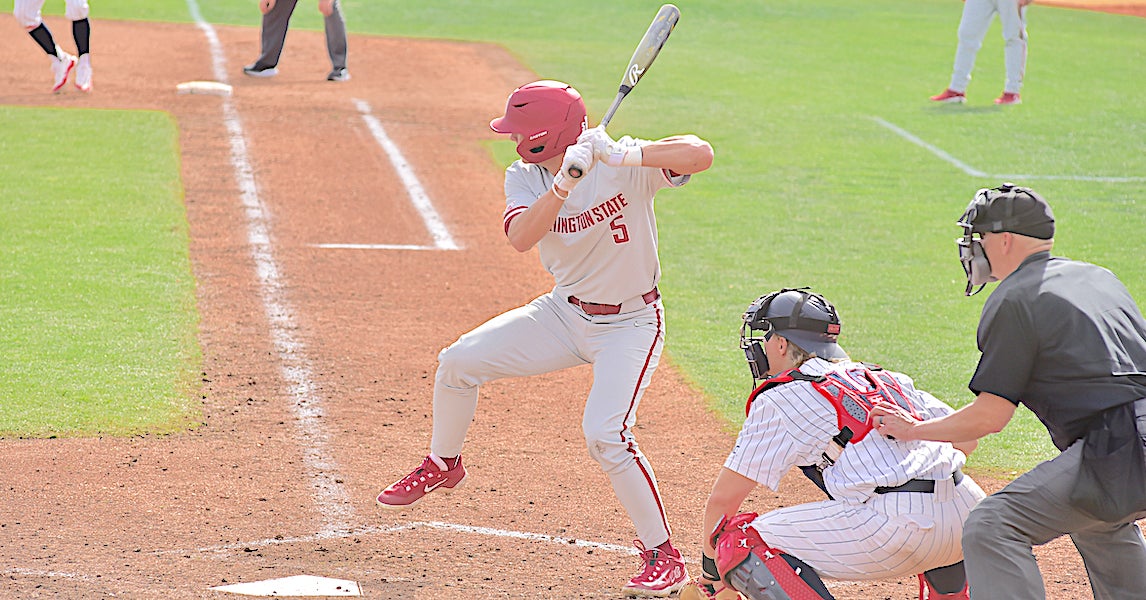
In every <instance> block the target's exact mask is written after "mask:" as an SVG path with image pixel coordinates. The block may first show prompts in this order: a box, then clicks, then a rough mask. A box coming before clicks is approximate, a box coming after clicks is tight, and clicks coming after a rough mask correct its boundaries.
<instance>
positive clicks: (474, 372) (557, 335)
mask: <svg viewBox="0 0 1146 600" xmlns="http://www.w3.org/2000/svg"><path fill="white" fill-rule="evenodd" d="M559 302H560V300H558V299H556V298H554V297H553V296H551V295H549V294H546V295H544V296H541V297H540V298H537V299H535V300H534V301H533V302H531V303H529V304H527V305H525V306H522V307H520V308H515V309H513V310H511V311H509V312H506V313H503V314H501V315H498V316H496V317H494V318H492V319H490V320H489V321H486V322H485V323H483V324H482V325H480V326H478V327H477V328H476V329H474V330H473V331H470V332H469V333H466V334H465V335H463V336H461V337H460V338H458V340H457V341H456V342H454V343H453V344H451V345H450V347H448V348H446V349H445V350H442V352H441V353H440V354H439V355H438V370H437V373H436V375H435V377H434V425H433V427H434V433H433V437H432V438H431V441H430V451H431V452H433V453H434V454H436V455H438V456H446V457H452V456H457V455H458V454H460V453H461V450H462V445H463V444H464V442H465V437H466V431H468V430H469V426H470V422H471V421H473V417H474V413H475V412H476V410H477V400H478V386H480V385H481V384H483V383H485V382H487V381H492V380H494V379H500V378H503V377H524V376H529V375H538V374H541V373H548V372H550V371H556V370H559V369H564V368H567V367H573V366H576V365H582V364H585V363H587V362H588V360H586V359H585V358H583V357H582V356H581V355H580V354H579V353H578V351H577V347H578V345H577V340H576V339H575V336H576V335H577V333H576V331H575V329H571V328H570V323H567V322H566V321H565V320H564V318H563V316H562V313H561V312H560V311H559V310H558V308H557V306H556V305H557V303H559ZM573 325H576V323H573Z"/></svg>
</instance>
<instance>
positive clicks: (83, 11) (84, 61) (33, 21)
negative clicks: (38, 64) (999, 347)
mask: <svg viewBox="0 0 1146 600" xmlns="http://www.w3.org/2000/svg"><path fill="white" fill-rule="evenodd" d="M42 8H44V0H15V5H14V7H13V9H12V14H14V15H15V16H16V22H17V23H19V24H20V25H21V26H23V27H24V30H25V31H27V32H28V35H30V36H32V39H33V40H35V41H36V43H37V44H39V46H40V48H42V49H43V50H44V52H45V53H47V55H48V56H49V57H51V60H52V93H53V94H55V93H59V92H60V91H61V90H63V89H64V85H66V84H67V83H68V76H69V75H71V73H72V71H73V70H75V73H76V77H75V86H76V89H78V90H79V91H81V92H90V91H91V89H92V59H91V54H89V47H88V46H89V43H88V42H89V41H90V39H91V22H90V21H88V3H87V0H67V8H65V9H64V16H66V17H67V18H68V20H69V21H71V22H72V37H73V38H74V39H75V41H76V55H75V56H73V55H71V54H69V53H67V52H65V51H64V50H63V49H62V48H60V47H59V46H58V45H57V44H56V40H55V38H54V37H52V32H51V30H49V29H48V26H47V25H45V24H44V19H43V18H42V17H41V15H40V10H41V9H42Z"/></svg>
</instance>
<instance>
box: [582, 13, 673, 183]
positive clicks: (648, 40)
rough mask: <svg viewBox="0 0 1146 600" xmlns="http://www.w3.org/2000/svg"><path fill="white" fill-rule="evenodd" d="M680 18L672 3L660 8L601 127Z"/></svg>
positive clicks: (631, 89)
mask: <svg viewBox="0 0 1146 600" xmlns="http://www.w3.org/2000/svg"><path fill="white" fill-rule="evenodd" d="M679 20H680V9H679V8H677V7H676V6H673V5H672V4H665V5H663V6H661V9H660V10H658V11H657V16H656V17H653V22H652V23H649V28H648V30H647V31H645V36H644V37H642V38H641V43H639V44H637V49H636V50H634V51H633V57H632V58H630V59H629V64H628V65H627V66H626V67H625V72H624V73H623V74H622V75H621V86H620V87H619V88H617V97H616V98H613V104H611V105H610V106H609V110H607V111H605V116H604V117H602V118H601V122H600V123H599V124H598V127H601V128H602V129H604V128H605V127H607V126H608V125H609V121H611V120H613V114H614V113H616V112H617V109H618V108H620V106H621V101H622V100H624V99H625V96H628V95H629V92H631V91H633V88H634V87H636V85H637V82H638V81H640V80H641V78H642V77H644V76H645V73H648V71H649V67H651V66H652V65H653V61H654V60H656V58H657V55H658V54H660V53H661V48H664V45H665V42H667V41H668V37H669V34H670V33H672V30H673V27H676V23H677V21H679ZM584 172H585V169H584V167H581V166H578V165H570V166H569V170H568V174H569V176H570V177H572V178H573V179H577V178H578V177H581V175H583V174H584Z"/></svg>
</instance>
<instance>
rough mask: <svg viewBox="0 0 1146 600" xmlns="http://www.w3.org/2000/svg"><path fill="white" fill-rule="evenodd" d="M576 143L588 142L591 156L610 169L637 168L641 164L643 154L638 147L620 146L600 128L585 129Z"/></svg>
mask: <svg viewBox="0 0 1146 600" xmlns="http://www.w3.org/2000/svg"><path fill="white" fill-rule="evenodd" d="M577 142H578V143H580V142H588V143H589V144H590V145H591V146H592V147H593V156H595V157H597V160H599V161H601V162H603V163H605V164H607V165H609V166H610V167H639V166H641V164H642V163H643V159H644V152H643V151H642V150H641V147H640V146H622V145H621V144H618V143H617V142H616V140H614V139H613V138H611V137H609V134H608V133H606V132H605V130H604V129H602V128H601V127H594V128H592V129H586V130H585V132H584V133H582V134H581V137H578V138H577Z"/></svg>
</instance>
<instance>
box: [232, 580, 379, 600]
mask: <svg viewBox="0 0 1146 600" xmlns="http://www.w3.org/2000/svg"><path fill="white" fill-rule="evenodd" d="M211 589H213V590H215V591H219V592H231V593H232V594H240V595H243V596H276V597H280V598H281V597H289V596H296V597H297V596H312V597H313V596H324V597H344V596H361V595H362V588H361V587H360V586H359V585H358V582H357V581H350V580H347V579H331V578H329V577H315V576H313V575H295V576H293V577H283V578H281V579H268V580H266V581H252V582H250V583H235V584H232V585H221V586H218V587H213V588H211Z"/></svg>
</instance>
